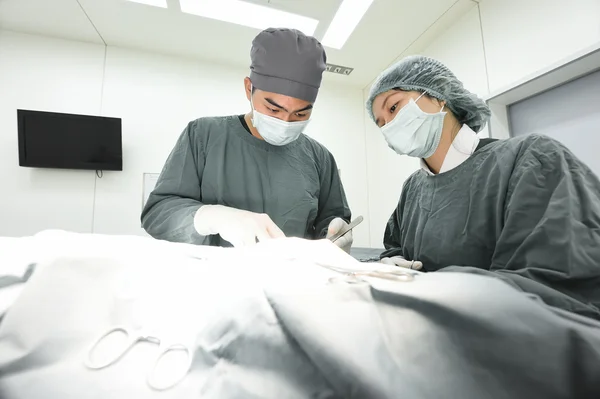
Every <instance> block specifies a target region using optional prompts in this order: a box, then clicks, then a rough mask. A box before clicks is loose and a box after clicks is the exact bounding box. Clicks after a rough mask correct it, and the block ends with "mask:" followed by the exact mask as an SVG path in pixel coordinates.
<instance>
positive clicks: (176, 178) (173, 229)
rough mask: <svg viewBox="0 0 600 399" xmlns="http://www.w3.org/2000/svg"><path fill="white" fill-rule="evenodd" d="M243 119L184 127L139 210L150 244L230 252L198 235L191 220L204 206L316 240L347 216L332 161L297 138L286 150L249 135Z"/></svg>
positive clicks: (215, 238)
mask: <svg viewBox="0 0 600 399" xmlns="http://www.w3.org/2000/svg"><path fill="white" fill-rule="evenodd" d="M244 124H245V122H243V118H242V117H241V116H226V117H210V118H200V119H197V120H195V121H193V122H190V123H189V124H188V126H187V128H186V129H185V130H184V131H183V133H182V134H181V136H180V137H179V140H178V141H177V144H176V145H175V148H174V149H173V151H172V152H171V154H170V155H169V157H168V159H167V161H166V163H165V166H164V168H163V170H162V172H161V174H160V177H159V179H158V182H157V184H156V188H155V189H154V191H153V192H152V193H151V194H150V197H149V198H148V201H147V203H146V206H145V207H144V210H143V211H142V217H141V218H142V224H143V227H144V229H145V230H146V231H147V232H148V233H149V234H150V235H151V236H153V237H154V238H158V239H162V240H167V241H175V242H185V243H192V244H203V245H216V246H229V245H230V244H229V243H227V242H226V241H224V240H222V239H221V238H220V237H219V236H218V235H215V236H201V235H199V234H198V233H197V232H196V230H195V228H194V214H195V212H196V211H197V210H198V209H199V208H200V207H201V206H202V205H205V204H211V205H215V204H218V205H224V206H228V207H232V208H236V209H243V210H247V211H250V212H256V213H266V214H268V215H269V216H270V217H271V219H272V220H273V222H274V223H275V224H277V225H278V226H279V227H280V228H281V230H283V232H284V233H285V234H286V236H288V237H303V238H311V239H312V238H322V237H324V236H325V234H326V232H327V227H328V226H329V223H330V222H331V221H332V220H333V219H334V218H336V217H340V218H342V219H344V220H346V221H349V220H350V217H351V214H350V209H349V208H348V203H347V201H346V195H345V193H344V189H343V187H342V182H341V180H340V176H339V173H338V169H337V166H336V163H335V159H334V158H333V155H332V154H331V153H330V152H329V151H328V150H327V149H326V148H325V147H324V146H323V145H321V144H319V143H318V142H316V141H315V140H313V139H311V138H309V137H308V136H305V135H301V136H300V137H299V138H298V139H297V140H296V141H294V142H292V143H290V144H288V145H285V146H281V147H278V146H273V145H271V144H268V143H267V142H265V141H262V140H259V139H257V138H256V137H254V136H252V135H251V134H250V132H249V130H247V127H245V126H244Z"/></svg>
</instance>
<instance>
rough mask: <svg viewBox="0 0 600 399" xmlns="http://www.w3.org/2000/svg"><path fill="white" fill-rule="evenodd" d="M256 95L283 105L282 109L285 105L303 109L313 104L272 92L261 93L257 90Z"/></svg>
mask: <svg viewBox="0 0 600 399" xmlns="http://www.w3.org/2000/svg"><path fill="white" fill-rule="evenodd" d="M256 94H260V96H261V97H263V98H265V99H270V100H273V101H275V102H277V103H278V104H280V105H283V106H284V107H285V106H286V105H288V106H291V107H292V108H298V107H300V108H304V107H307V106H309V105H312V104H313V103H311V102H309V101H306V100H301V99H299V98H295V97H290V96H286V95H285V94H279V93H272V92H268V91H262V90H258V89H257V92H256Z"/></svg>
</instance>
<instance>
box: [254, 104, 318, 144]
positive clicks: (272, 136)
mask: <svg viewBox="0 0 600 399" xmlns="http://www.w3.org/2000/svg"><path fill="white" fill-rule="evenodd" d="M250 104H252V124H253V125H254V127H255V128H256V130H258V133H260V135H261V136H262V138H263V139H265V141H266V142H267V143H269V144H272V145H276V146H282V145H286V144H289V143H291V142H293V141H296V140H297V139H298V137H300V135H301V134H302V132H303V131H304V129H305V128H306V125H308V123H309V122H310V119H309V120H306V121H299V122H286V121H282V120H281V119H277V118H273V117H272V116H269V115H265V114H262V113H260V112H258V111H257V110H256V108H254V103H253V102H252V100H250Z"/></svg>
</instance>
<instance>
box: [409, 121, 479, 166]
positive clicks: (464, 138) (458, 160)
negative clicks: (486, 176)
mask: <svg viewBox="0 0 600 399" xmlns="http://www.w3.org/2000/svg"><path fill="white" fill-rule="evenodd" d="M478 145H479V136H477V133H475V132H474V131H473V129H471V128H470V127H469V126H467V125H463V127H462V128H461V129H460V130H459V132H458V134H457V135H456V137H455V138H454V141H453V142H452V145H451V146H450V148H449V149H448V153H447V154H446V158H444V162H443V163H442V167H441V168H440V173H444V172H448V171H449V170H452V169H454V168H456V167H457V166H458V165H460V164H462V163H463V162H465V161H466V160H467V159H469V157H470V156H471V155H473V153H474V152H475V150H476V149H477V146H478ZM421 169H423V170H424V171H425V172H427V173H428V174H429V175H431V176H433V174H434V173H433V172H432V171H431V170H430V169H429V166H427V163H426V162H425V160H424V159H421Z"/></svg>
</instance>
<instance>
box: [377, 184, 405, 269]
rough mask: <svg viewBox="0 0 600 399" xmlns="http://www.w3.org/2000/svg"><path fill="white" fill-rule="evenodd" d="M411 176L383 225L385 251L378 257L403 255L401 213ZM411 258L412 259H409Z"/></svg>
mask: <svg viewBox="0 0 600 399" xmlns="http://www.w3.org/2000/svg"><path fill="white" fill-rule="evenodd" d="M411 179H412V176H411V177H409V178H408V179H407V180H406V182H405V183H404V185H403V186H402V194H400V201H398V206H396V209H395V210H394V213H392V216H390V219H389V220H388V222H387V225H386V227H385V233H384V234H383V247H384V248H385V251H383V252H382V253H381V255H379V258H380V259H383V258H391V257H394V256H402V257H404V251H403V249H402V230H401V226H402V214H403V212H404V204H405V203H406V195H407V194H406V193H407V192H408V189H407V187H409V186H410V181H411ZM410 260H413V259H410Z"/></svg>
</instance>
